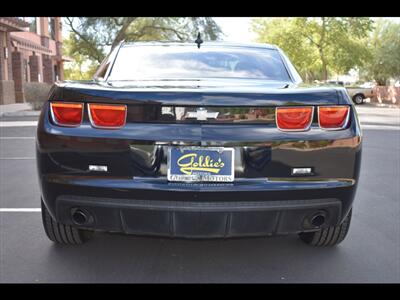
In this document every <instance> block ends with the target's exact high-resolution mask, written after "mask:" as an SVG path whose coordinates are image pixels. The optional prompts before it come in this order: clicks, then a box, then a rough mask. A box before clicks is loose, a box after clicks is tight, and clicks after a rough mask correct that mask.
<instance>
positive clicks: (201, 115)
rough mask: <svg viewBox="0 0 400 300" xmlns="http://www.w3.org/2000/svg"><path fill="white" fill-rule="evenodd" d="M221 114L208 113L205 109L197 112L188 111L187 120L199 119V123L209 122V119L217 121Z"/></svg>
mask: <svg viewBox="0 0 400 300" xmlns="http://www.w3.org/2000/svg"><path fill="white" fill-rule="evenodd" d="M218 114H219V112H208V111H207V110H206V109H204V108H199V109H197V110H196V111H188V112H187V113H186V118H187V119H197V120H198V121H207V119H216V118H217V117H218Z"/></svg>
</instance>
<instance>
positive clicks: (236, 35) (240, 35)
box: [213, 17, 256, 43]
mask: <svg viewBox="0 0 400 300" xmlns="http://www.w3.org/2000/svg"><path fill="white" fill-rule="evenodd" d="M213 19H214V20H215V22H216V23H217V24H218V25H219V26H220V28H221V30H222V32H223V33H224V34H225V36H223V37H222V39H223V40H224V41H229V42H241V43H251V42H254V39H255V38H256V35H255V33H254V32H252V31H251V30H250V28H251V25H250V24H251V18H247V17H214V18H213Z"/></svg>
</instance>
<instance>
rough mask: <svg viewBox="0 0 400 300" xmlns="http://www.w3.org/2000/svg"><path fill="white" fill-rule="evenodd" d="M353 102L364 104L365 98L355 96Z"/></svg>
mask: <svg viewBox="0 0 400 300" xmlns="http://www.w3.org/2000/svg"><path fill="white" fill-rule="evenodd" d="M353 102H354V103H355V104H363V103H364V96H363V95H361V94H357V95H355V96H353Z"/></svg>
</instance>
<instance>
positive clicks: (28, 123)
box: [0, 121, 38, 127]
mask: <svg viewBox="0 0 400 300" xmlns="http://www.w3.org/2000/svg"><path fill="white" fill-rule="evenodd" d="M37 123H38V122H37V121H10V122H0V127H36V126H37Z"/></svg>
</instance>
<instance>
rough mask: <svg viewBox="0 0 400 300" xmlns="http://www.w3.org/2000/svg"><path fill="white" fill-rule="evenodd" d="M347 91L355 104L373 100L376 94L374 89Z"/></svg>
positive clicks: (347, 88)
mask: <svg viewBox="0 0 400 300" xmlns="http://www.w3.org/2000/svg"><path fill="white" fill-rule="evenodd" d="M346 90H347V93H348V94H349V96H350V97H351V99H352V100H353V102H354V103H355V104H362V103H363V102H364V99H365V98H371V97H372V96H373V94H374V92H373V90H374V89H373V88H372V87H368V88H366V87H346Z"/></svg>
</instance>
